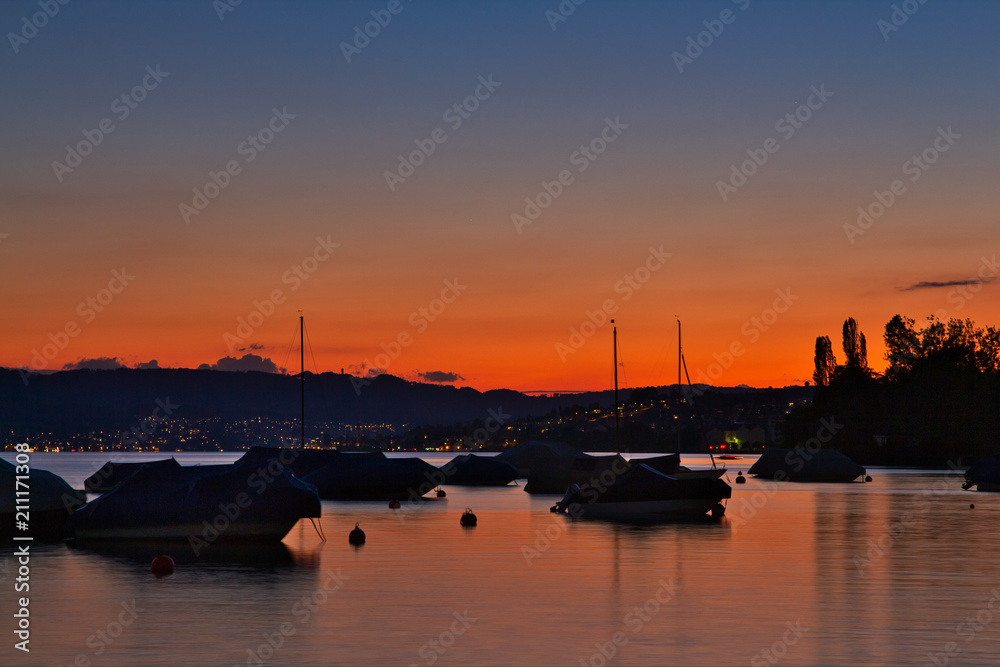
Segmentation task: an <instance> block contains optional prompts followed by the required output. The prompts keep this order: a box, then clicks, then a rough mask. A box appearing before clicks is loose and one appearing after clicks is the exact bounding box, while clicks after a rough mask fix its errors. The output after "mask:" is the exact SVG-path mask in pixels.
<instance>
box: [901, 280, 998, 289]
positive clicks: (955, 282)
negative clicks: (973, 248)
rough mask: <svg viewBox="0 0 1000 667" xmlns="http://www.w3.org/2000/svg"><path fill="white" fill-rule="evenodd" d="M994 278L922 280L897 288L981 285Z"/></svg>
mask: <svg viewBox="0 0 1000 667" xmlns="http://www.w3.org/2000/svg"><path fill="white" fill-rule="evenodd" d="M992 280H993V278H985V279H984V278H969V279H968V280H945V281H937V280H922V281H920V282H919V283H913V284H912V285H909V286H908V287H897V288H896V289H897V290H899V291H900V292H912V291H913V290H918V289H935V288H937V287H961V286H962V285H981V284H983V283H988V282H990V281H992Z"/></svg>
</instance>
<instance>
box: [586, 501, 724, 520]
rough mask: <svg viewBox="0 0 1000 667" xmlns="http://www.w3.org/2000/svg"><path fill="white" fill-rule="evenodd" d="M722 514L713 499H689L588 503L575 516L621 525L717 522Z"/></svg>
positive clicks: (721, 505) (722, 510) (720, 507)
mask: <svg viewBox="0 0 1000 667" xmlns="http://www.w3.org/2000/svg"><path fill="white" fill-rule="evenodd" d="M725 511H726V508H725V506H724V505H723V504H722V503H720V502H719V501H718V500H716V499H714V498H689V499H682V500H638V501H627V502H620V503H592V504H587V505H581V506H580V513H579V515H580V516H581V517H582V518H585V519H605V520H608V521H620V522H623V523H657V522H661V521H696V520H704V519H709V518H719V517H721V516H722V515H723V514H724V513H725Z"/></svg>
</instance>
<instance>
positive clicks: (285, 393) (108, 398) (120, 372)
mask: <svg viewBox="0 0 1000 667" xmlns="http://www.w3.org/2000/svg"><path fill="white" fill-rule="evenodd" d="M305 381H306V415H307V417H306V419H307V421H309V420H315V421H328V422H341V423H347V424H391V425H393V426H396V427H400V426H403V425H404V424H405V425H406V426H421V425H435V424H455V423H460V422H470V421H473V420H476V419H485V418H486V417H487V416H489V411H490V410H497V411H500V410H502V411H503V413H505V414H510V415H512V416H513V418H515V419H519V418H524V417H533V416H534V417H537V416H542V415H545V414H547V413H549V412H551V411H552V410H553V409H558V408H563V407H570V406H573V405H584V406H586V405H591V404H594V403H596V404H598V405H601V406H602V407H608V406H610V405H611V403H612V400H613V398H612V392H611V391H600V392H586V393H580V394H562V395H558V396H529V395H526V394H522V393H520V392H517V391H512V390H508V389H499V390H492V391H486V392H481V391H477V390H476V389H472V388H469V387H461V388H459V387H453V386H450V385H437V384H426V383H420V382H410V381H408V380H404V379H401V378H398V377H395V376H392V375H381V376H378V377H376V378H373V379H370V380H363V381H362V380H359V378H355V377H353V376H351V375H342V374H339V373H322V374H319V375H316V374H310V373H307V374H306V379H305ZM359 383H363V384H361V386H357V385H359ZM356 386H357V389H356ZM700 389H702V390H704V389H708V388H707V387H700ZM670 390H671V387H661V388H659V391H661V392H666V391H670ZM299 391H300V388H299V378H298V377H297V376H289V375H277V374H272V373H262V372H252V371H251V372H226V371H216V370H191V369H141V370H140V369H130V368H121V369H115V370H71V371H61V372H58V373H52V374H37V375H32V376H30V378H29V381H28V383H27V386H25V383H24V381H23V380H22V378H21V374H20V372H19V371H17V370H13V369H0V427H2V428H3V430H4V431H7V432H8V433H9V432H10V431H30V432H37V431H49V432H55V433H59V432H67V433H79V432H81V431H87V430H91V429H111V430H114V429H122V428H128V426H129V425H131V424H134V423H136V420H137V419H141V418H143V417H144V416H147V415H149V414H150V412H151V411H152V410H153V408H154V407H155V406H156V401H157V400H159V401H167V400H168V399H169V401H170V402H171V403H172V404H175V405H179V406H180V407H179V408H178V410H177V415H178V416H183V417H184V418H186V419H205V418H218V419H221V420H226V421H238V420H243V419H250V418H254V417H262V418H270V419H297V418H298V416H299V401H300V398H299ZM717 391H721V392H727V393H729V392H733V393H752V392H755V391H758V390H754V389H751V388H747V387H741V388H723V389H719V390H717ZM630 393H631V390H622V391H621V392H620V398H621V400H622V401H625V400H627V399H628V396H629V394H630Z"/></svg>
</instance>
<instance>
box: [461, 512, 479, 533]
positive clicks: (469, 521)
mask: <svg viewBox="0 0 1000 667" xmlns="http://www.w3.org/2000/svg"><path fill="white" fill-rule="evenodd" d="M459 521H460V523H461V524H462V525H463V526H465V527H466V528H470V527H472V526H475V525H476V523H478V521H479V520H478V519H477V518H476V515H475V514H473V513H472V510H471V509H469V508H468V507H466V508H465V514H463V515H462V518H461V519H460V520H459Z"/></svg>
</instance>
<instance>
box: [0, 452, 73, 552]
mask: <svg viewBox="0 0 1000 667" xmlns="http://www.w3.org/2000/svg"><path fill="white" fill-rule="evenodd" d="M22 472H23V469H22ZM18 477H24V476H23V475H21V474H19V473H18V471H17V467H16V466H15V465H14V464H12V463H9V462H8V461H7V460H6V459H0V489H2V491H0V537H3V538H9V537H14V536H19V535H20V536H29V537H31V538H32V539H33V540H60V539H62V538H63V537H65V536H66V520H67V519H68V518H69V515H70V513H71V512H72V511H73V510H74V509H76V508H77V507H80V506H81V505H84V504H85V503H86V502H87V494H86V493H83V492H82V491H77V490H75V489H74V488H73V487H71V486H70V485H69V484H68V483H67V482H66V480H64V479H63V478H62V477H60V476H59V475H56V474H55V473H52V472H49V471H48V470H40V469H38V468H30V469H29V470H28V475H27V479H20V480H19V479H18ZM18 491H21V492H22V493H21V494H18ZM24 492H27V493H24ZM19 499H20V501H21V502H18V500H19ZM18 521H23V524H21V525H23V526H24V528H23V529H21V530H18V525H19V524H18Z"/></svg>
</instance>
